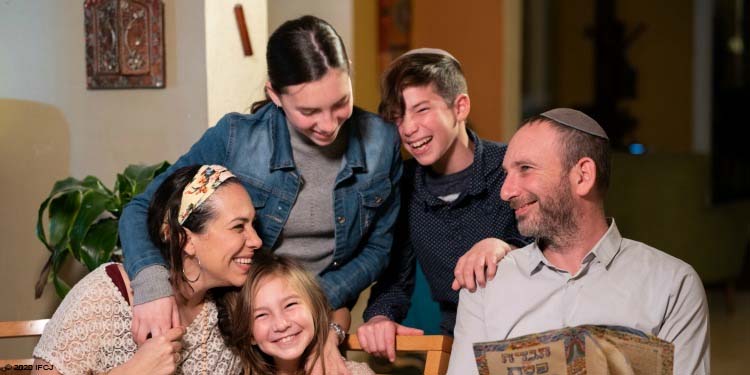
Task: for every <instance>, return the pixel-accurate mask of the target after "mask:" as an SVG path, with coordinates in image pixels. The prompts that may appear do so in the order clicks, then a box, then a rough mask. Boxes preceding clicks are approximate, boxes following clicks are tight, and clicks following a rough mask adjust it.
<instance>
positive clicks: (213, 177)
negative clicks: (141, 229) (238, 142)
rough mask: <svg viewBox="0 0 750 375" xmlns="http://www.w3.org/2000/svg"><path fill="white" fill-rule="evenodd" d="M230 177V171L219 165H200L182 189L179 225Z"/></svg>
mask: <svg viewBox="0 0 750 375" xmlns="http://www.w3.org/2000/svg"><path fill="white" fill-rule="evenodd" d="M232 177H234V175H233V174H232V172H230V171H229V170H228V169H226V168H224V167H223V166H221V165H204V166H201V168H200V169H199V170H198V173H196V174H195V176H194V177H193V180H192V181H190V184H188V185H187V186H186V187H185V190H183V191H182V201H180V211H179V213H178V215H177V221H179V223H180V225H182V224H183V223H185V220H187V218H188V216H190V214H191V213H192V212H193V211H195V209H196V208H198V207H199V206H200V205H201V204H203V202H205V201H206V200H207V199H208V198H209V197H210V196H211V194H213V193H214V192H215V191H216V189H218V188H219V186H220V185H221V184H222V183H223V182H224V181H226V180H228V179H229V178H232Z"/></svg>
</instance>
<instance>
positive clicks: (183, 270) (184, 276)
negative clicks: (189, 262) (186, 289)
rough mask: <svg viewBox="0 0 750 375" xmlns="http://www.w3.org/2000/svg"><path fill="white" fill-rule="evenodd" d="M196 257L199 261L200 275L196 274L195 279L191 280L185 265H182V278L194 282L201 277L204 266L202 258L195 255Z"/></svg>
mask: <svg viewBox="0 0 750 375" xmlns="http://www.w3.org/2000/svg"><path fill="white" fill-rule="evenodd" d="M195 259H196V260H197V261H198V276H196V277H195V279H193V280H190V279H189V278H188V277H187V275H186V274H185V267H182V278H183V279H185V281H187V282H189V283H194V282H196V281H198V279H200V278H201V273H203V267H202V266H201V258H198V257H195Z"/></svg>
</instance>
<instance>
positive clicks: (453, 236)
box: [357, 48, 528, 361]
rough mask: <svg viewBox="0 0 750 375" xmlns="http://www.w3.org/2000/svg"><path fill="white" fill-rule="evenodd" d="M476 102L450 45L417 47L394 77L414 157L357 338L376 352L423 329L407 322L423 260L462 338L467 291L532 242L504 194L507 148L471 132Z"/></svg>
mask: <svg viewBox="0 0 750 375" xmlns="http://www.w3.org/2000/svg"><path fill="white" fill-rule="evenodd" d="M470 109H471V101H470V99H469V95H468V90H467V85H466V79H465V78H464V75H463V72H462V70H461V64H460V63H459V62H458V60H456V58H454V57H453V56H452V55H451V54H449V53H448V52H446V51H443V50H439V49H429V48H421V49H416V50H412V51H409V52H407V53H405V54H404V55H402V56H400V57H399V58H397V59H396V60H394V61H393V62H392V63H391V65H390V66H389V68H388V70H387V71H386V72H385V74H384V79H383V82H382V84H381V103H380V108H379V112H380V115H381V116H383V117H384V118H385V119H386V120H388V121H391V122H393V123H395V124H396V126H397V127H398V131H399V135H400V136H401V141H402V143H403V145H404V148H405V149H406V150H407V151H408V152H409V153H410V154H411V155H412V156H413V157H414V159H411V160H408V161H406V162H405V165H404V175H403V178H402V185H401V188H402V189H401V192H402V204H401V213H400V216H399V223H398V224H397V226H396V227H397V229H396V231H397V232H396V236H395V238H394V248H393V249H392V251H391V262H390V265H389V268H388V269H387V270H386V272H385V273H384V274H383V276H381V278H380V279H379V280H378V282H377V283H376V284H375V285H374V286H373V288H372V293H371V296H370V300H369V301H368V306H367V309H366V310H365V313H364V318H365V322H366V323H365V324H364V325H363V326H361V327H360V328H359V329H358V331H357V336H358V338H359V340H360V343H361V344H362V347H363V348H364V349H365V350H366V351H368V352H370V353H372V354H375V355H380V356H384V357H388V358H389V359H390V360H391V361H393V360H394V359H395V335H396V334H399V335H409V334H421V333H422V332H421V330H417V329H414V328H409V327H405V326H402V325H400V324H397V322H400V321H402V320H403V319H404V318H405V317H406V314H407V312H408V310H409V305H410V299H411V294H412V292H413V290H414V279H415V272H416V261H417V260H418V261H419V264H420V266H421V267H422V271H423V273H424V274H425V277H426V279H427V282H428V284H429V287H430V291H431V295H432V298H433V300H435V301H436V302H437V303H438V304H439V306H440V311H441V315H442V316H441V330H442V333H443V334H447V335H452V333H453V325H454V324H455V317H456V306H457V303H458V289H459V288H461V287H465V288H467V289H469V290H472V291H473V290H474V289H475V288H476V286H484V283H485V282H486V280H487V278H492V277H494V274H495V270H496V268H497V262H498V261H499V260H500V259H502V257H503V256H505V254H506V253H507V252H508V251H510V250H511V248H515V247H522V246H524V245H526V243H527V242H528V240H527V239H526V238H525V237H523V236H521V235H520V234H519V233H518V230H517V228H516V221H515V217H514V216H513V211H512V210H511V209H510V207H509V206H508V204H507V203H506V202H503V201H502V200H501V199H500V197H499V195H498V192H499V191H500V187H501V186H502V183H503V180H504V178H505V175H504V173H503V172H502V169H501V168H500V165H501V164H502V160H503V156H504V154H505V149H506V146H505V145H502V144H497V143H494V142H490V141H486V140H482V139H480V138H479V137H477V135H476V134H475V133H474V132H473V131H471V130H469V129H467V127H466V121H467V118H468V116H469V112H470ZM454 276H455V278H454Z"/></svg>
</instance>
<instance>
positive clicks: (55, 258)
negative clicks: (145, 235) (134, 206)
mask: <svg viewBox="0 0 750 375" xmlns="http://www.w3.org/2000/svg"><path fill="white" fill-rule="evenodd" d="M168 167H169V163H167V162H166V161H164V162H161V163H158V164H154V165H130V166H128V167H127V168H125V171H124V172H123V173H118V174H117V180H116V181H115V186H114V188H113V189H112V190H110V189H108V188H107V187H106V186H104V184H103V183H102V182H101V181H100V180H99V179H98V178H96V177H94V176H86V178H84V179H83V180H77V179H75V178H72V177H68V178H66V179H64V180H59V181H57V182H55V185H54V186H53V187H52V191H51V192H50V194H49V196H48V197H47V199H45V200H44V202H42V204H41V205H40V206H39V215H38V217H37V222H36V235H37V237H38V238H39V241H42V243H43V244H44V246H45V247H46V248H47V250H48V251H49V252H50V257H49V259H48V260H47V263H46V264H45V265H44V268H43V269H42V272H41V274H40V275H39V280H38V281H37V283H36V288H35V289H36V290H35V296H36V298H39V297H40V296H41V295H42V292H43V291H44V287H45V286H46V285H47V284H48V283H52V284H53V285H54V286H55V291H56V292H57V295H58V296H60V298H63V297H65V295H66V294H67V293H68V291H69V290H70V286H69V285H68V283H66V282H65V281H64V280H62V279H61V278H60V276H59V271H60V268H61V267H62V265H63V263H64V261H65V260H66V259H67V258H68V256H73V258H74V259H75V260H76V261H78V262H80V263H82V264H83V265H84V266H85V267H86V268H87V269H88V270H89V271H92V270H94V269H95V268H97V267H99V265H101V264H103V263H106V262H111V261H121V260H122V250H121V248H120V240H119V236H118V235H117V223H118V220H119V219H120V215H121V214H122V209H123V207H125V205H126V204H128V202H130V200H131V199H133V197H134V196H136V195H138V194H140V193H141V192H143V191H144V190H145V189H146V186H148V184H149V183H150V182H151V180H153V179H154V177H155V176H157V175H159V174H160V173H162V172H164V171H165V170H166V169H167V168H168ZM45 212H46V214H47V225H46V228H47V230H46V231H45V223H44V216H45Z"/></svg>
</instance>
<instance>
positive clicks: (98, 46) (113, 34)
mask: <svg viewBox="0 0 750 375" xmlns="http://www.w3.org/2000/svg"><path fill="white" fill-rule="evenodd" d="M83 9H84V20H85V21H84V22H85V30H86V87H87V88H88V89H128V88H164V87H165V85H166V81H165V62H164V4H163V3H162V2H161V0H86V1H85V2H84V5H83Z"/></svg>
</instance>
